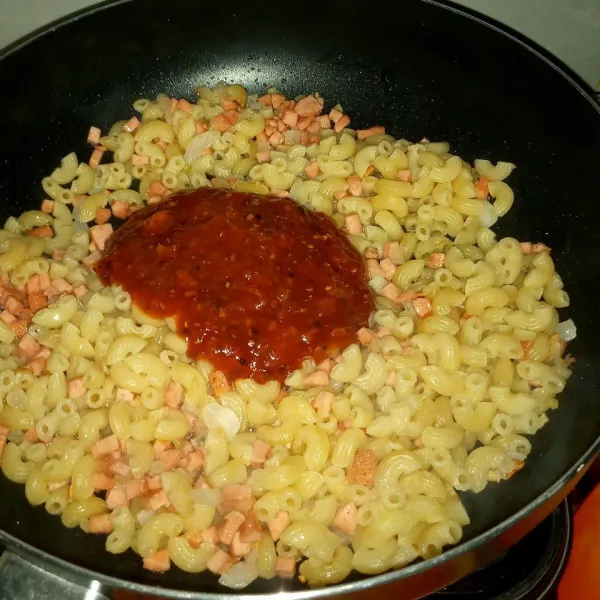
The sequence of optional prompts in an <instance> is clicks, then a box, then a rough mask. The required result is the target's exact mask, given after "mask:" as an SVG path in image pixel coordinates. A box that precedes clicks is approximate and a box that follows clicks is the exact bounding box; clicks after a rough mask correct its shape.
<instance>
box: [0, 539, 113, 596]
mask: <svg viewBox="0 0 600 600" xmlns="http://www.w3.org/2000/svg"><path fill="white" fill-rule="evenodd" d="M102 592H103V590H102V589H101V585H100V582H99V581H95V580H92V581H90V583H89V585H87V586H85V585H79V584H77V583H73V582H71V581H68V580H66V579H64V578H62V577H60V576H59V575H57V574H56V573H51V572H50V571H47V570H45V569H43V568H41V567H40V566H38V565H36V564H34V563H32V562H30V561H28V560H25V559H23V558H21V557H20V556H17V555H16V554H13V553H12V552H10V551H8V550H5V551H4V552H3V553H2V555H1V556H0V600H57V599H60V600H83V599H85V600H109V599H108V597H107V596H105V595H104V594H103V593H102Z"/></svg>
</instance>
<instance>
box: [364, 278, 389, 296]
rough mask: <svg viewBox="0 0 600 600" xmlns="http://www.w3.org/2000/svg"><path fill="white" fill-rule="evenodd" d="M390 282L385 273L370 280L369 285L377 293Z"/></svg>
mask: <svg viewBox="0 0 600 600" xmlns="http://www.w3.org/2000/svg"><path fill="white" fill-rule="evenodd" d="M387 284H388V281H387V279H386V278H385V277H384V276H383V275H377V276H376V277H373V279H371V280H370V281H369V287H370V288H371V289H372V290H373V291H374V292H375V293H377V294H380V293H381V290H382V289H383V288H384V287H385V286H386V285H387Z"/></svg>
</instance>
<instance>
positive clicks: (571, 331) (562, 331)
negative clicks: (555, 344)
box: [556, 319, 577, 342]
mask: <svg viewBox="0 0 600 600" xmlns="http://www.w3.org/2000/svg"><path fill="white" fill-rule="evenodd" d="M556 330H557V331H558V335H560V337H561V339H563V340H565V342H570V341H571V340H574V339H575V338H576V337H577V327H575V323H573V319H568V320H567V321H563V322H562V323H559V324H558V327H557V328H556Z"/></svg>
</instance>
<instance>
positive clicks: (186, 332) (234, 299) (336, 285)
mask: <svg viewBox="0 0 600 600" xmlns="http://www.w3.org/2000/svg"><path fill="white" fill-rule="evenodd" d="M96 270H97V273H98V276H99V277H100V279H101V281H102V282H103V283H104V284H105V285H120V286H122V287H123V288H124V289H125V290H127V292H129V294H131V298H132V301H133V302H134V304H136V305H137V306H138V307H139V308H141V309H142V310H143V311H144V312H146V313H147V314H149V315H150V316H152V317H155V318H166V317H174V319H175V322H176V326H177V332H178V333H179V334H180V335H181V336H183V337H184V338H186V340H187V341H188V353H189V354H190V356H192V357H193V358H194V359H196V360H199V359H206V360H209V361H210V362H211V363H212V364H213V365H214V366H215V367H216V368H217V369H219V370H221V371H223V372H224V373H225V375H226V376H227V377H228V378H229V380H230V381H231V380H234V379H236V378H240V377H244V378H245V377H252V378H254V379H255V380H256V381H258V382H265V381H268V380H277V381H279V382H283V380H284V379H285V377H286V375H287V374H288V373H289V372H290V371H292V370H294V369H297V368H299V367H300V366H301V363H302V360H303V359H305V358H307V357H312V358H314V359H315V360H316V361H317V362H319V361H321V360H323V359H325V358H328V357H329V356H331V355H332V354H334V353H336V352H339V351H340V350H342V349H343V348H344V347H346V346H347V345H348V344H350V343H352V342H354V341H355V339H356V332H357V331H358V330H359V329H360V328H361V327H365V326H366V325H367V321H368V318H369V314H370V313H371V310H372V309H373V299H372V295H371V292H370V289H369V287H368V284H367V280H366V267H365V262H364V259H363V257H362V256H361V255H360V254H359V253H358V252H357V251H356V250H355V249H354V248H353V247H352V246H351V244H350V242H349V241H348V239H347V238H346V236H345V235H344V234H343V233H342V232H340V231H339V230H338V229H337V227H336V225H335V223H334V222H333V221H332V220H331V219H330V218H329V217H327V216H326V215H323V214H321V213H317V212H311V211H308V210H307V209H305V208H304V207H302V206H301V205H300V204H297V203H296V202H294V201H293V200H290V199H286V198H283V199H281V198H267V197H262V196H257V195H254V194H245V193H239V192H231V191H227V190H215V189H211V188H204V189H199V190H196V191H193V192H188V193H180V194H177V195H175V196H172V197H170V198H168V199H167V200H165V201H164V202H162V203H160V204H157V205H153V206H149V207H146V208H144V209H141V210H139V211H137V212H135V213H134V214H133V215H132V216H131V217H130V218H129V219H128V220H127V221H126V222H125V223H124V224H123V225H122V226H121V227H120V228H119V229H118V230H117V231H116V232H115V233H114V235H113V236H112V237H111V239H110V240H109V242H108V243H107V247H106V250H105V252H104V255H103V257H102V258H101V259H100V261H99V262H98V263H97V264H96Z"/></svg>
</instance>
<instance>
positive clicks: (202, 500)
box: [190, 488, 221, 506]
mask: <svg viewBox="0 0 600 600" xmlns="http://www.w3.org/2000/svg"><path fill="white" fill-rule="evenodd" d="M190 495H191V497H192V500H193V501H194V503H195V504H203V505H204V506H217V504H219V500H220V497H221V494H220V493H219V490H213V489H210V488H199V489H194V490H192V491H191V492H190Z"/></svg>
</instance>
